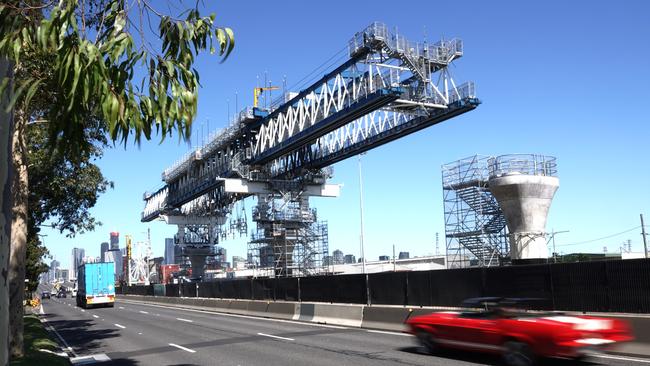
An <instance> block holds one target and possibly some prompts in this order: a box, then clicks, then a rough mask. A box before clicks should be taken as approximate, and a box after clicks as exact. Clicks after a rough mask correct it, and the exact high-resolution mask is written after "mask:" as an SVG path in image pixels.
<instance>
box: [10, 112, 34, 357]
mask: <svg viewBox="0 0 650 366" xmlns="http://www.w3.org/2000/svg"><path fill="white" fill-rule="evenodd" d="M14 111H15V116H14V131H13V141H12V143H13V150H12V152H11V157H12V160H13V169H14V175H13V183H12V187H11V188H12V196H13V197H12V198H13V201H14V202H13V210H12V214H13V217H12V221H11V256H10V257H9V351H10V357H11V358H19V357H22V356H23V353H24V352H23V315H24V314H23V311H24V307H23V300H24V298H25V258H26V256H27V219H28V216H27V215H28V211H27V210H28V209H29V208H28V206H27V198H28V194H29V187H28V177H27V142H26V138H27V137H26V136H27V131H26V128H27V116H26V115H25V113H23V111H21V110H20V109H14Z"/></svg>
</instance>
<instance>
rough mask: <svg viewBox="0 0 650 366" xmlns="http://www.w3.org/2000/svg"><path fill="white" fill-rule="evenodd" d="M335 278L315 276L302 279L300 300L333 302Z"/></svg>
mask: <svg viewBox="0 0 650 366" xmlns="http://www.w3.org/2000/svg"><path fill="white" fill-rule="evenodd" d="M335 281H336V280H335V279H334V276H314V277H302V278H300V300H301V301H316V302H333V301H332V299H333V298H334V295H333V290H334V286H335V284H336V282H335Z"/></svg>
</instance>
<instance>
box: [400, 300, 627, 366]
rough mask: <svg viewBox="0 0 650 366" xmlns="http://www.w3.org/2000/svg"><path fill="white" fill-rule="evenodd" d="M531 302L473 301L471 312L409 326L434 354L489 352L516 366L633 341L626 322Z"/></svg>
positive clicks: (418, 320)
mask: <svg viewBox="0 0 650 366" xmlns="http://www.w3.org/2000/svg"><path fill="white" fill-rule="evenodd" d="M528 300H529V299H501V298H476V299H469V300H466V301H465V302H464V303H463V305H464V306H465V307H469V308H471V309H468V310H467V311H463V312H456V311H443V312H437V313H433V314H429V315H422V316H415V317H413V318H411V319H409V320H408V321H407V325H408V327H409V332H410V333H412V334H413V335H415V336H416V337H417V338H418V340H419V341H420V343H421V344H422V345H423V346H424V347H425V348H426V349H427V351H429V352H431V353H433V352H435V351H436V350H437V349H438V348H440V347H444V348H458V349H463V350H472V351H481V352H489V353H495V354H501V355H502V356H503V359H504V361H505V363H506V364H508V365H513V366H515V365H517V366H519V365H521V366H529V365H532V364H534V363H535V361H536V360H537V359H539V358H546V357H553V358H569V359H580V358H583V357H585V356H588V355H589V354H591V353H594V352H599V351H600V352H602V351H607V350H608V349H609V348H611V347H612V345H614V344H615V343H617V342H624V341H630V340H632V339H633V337H632V334H631V333H630V330H629V329H630V328H629V326H628V324H627V323H625V322H623V321H621V320H615V319H607V318H597V317H591V316H573V315H564V314H562V313H557V312H539V311H538V312H535V311H528V310H525V309H523V308H522V307H523V306H522V305H523V304H527V303H529V302H530V301H528Z"/></svg>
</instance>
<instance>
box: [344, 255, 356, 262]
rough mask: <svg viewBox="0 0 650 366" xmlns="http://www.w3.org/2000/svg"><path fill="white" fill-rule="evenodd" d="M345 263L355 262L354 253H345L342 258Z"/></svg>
mask: <svg viewBox="0 0 650 366" xmlns="http://www.w3.org/2000/svg"><path fill="white" fill-rule="evenodd" d="M344 262H345V264H352V263H355V262H356V260H355V258H354V254H346V255H345V258H344Z"/></svg>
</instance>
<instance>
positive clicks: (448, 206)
mask: <svg viewBox="0 0 650 366" xmlns="http://www.w3.org/2000/svg"><path fill="white" fill-rule="evenodd" d="M490 159H491V157H488V156H480V155H475V156H472V157H469V158H465V159H460V160H458V161H455V162H453V163H449V164H445V165H443V166H442V188H443V195H444V210H445V236H446V239H447V263H448V268H463V267H468V266H482V267H489V266H495V265H502V264H504V263H507V262H508V261H509V255H510V250H509V245H508V235H507V226H506V219H505V216H504V215H503V212H502V211H501V208H500V207H499V204H498V202H497V200H496V199H495V198H494V196H493V195H492V193H491V192H490V189H489V177H490Z"/></svg>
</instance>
